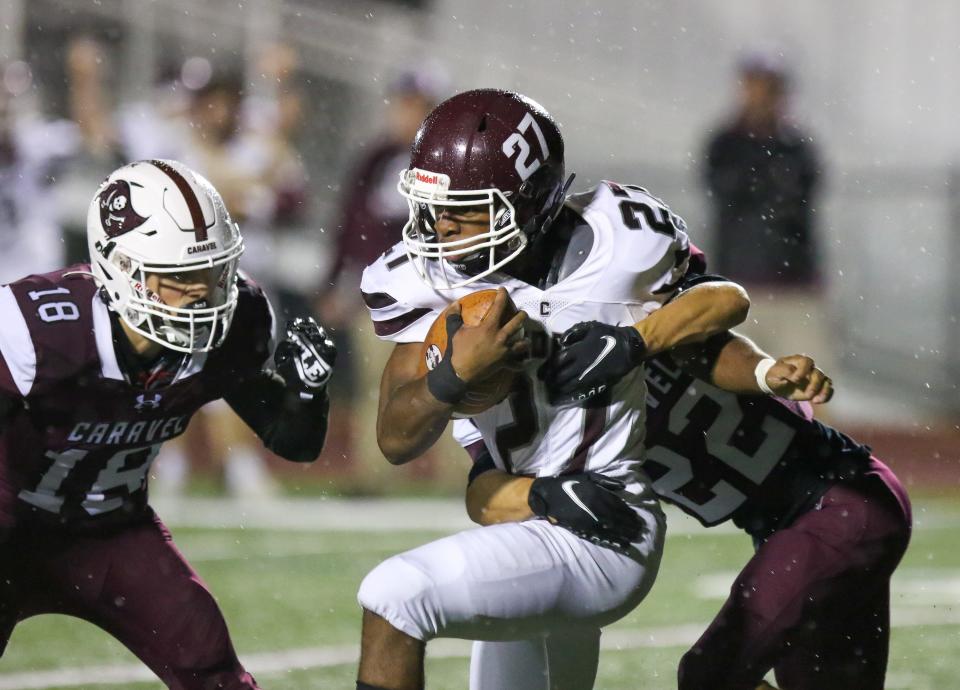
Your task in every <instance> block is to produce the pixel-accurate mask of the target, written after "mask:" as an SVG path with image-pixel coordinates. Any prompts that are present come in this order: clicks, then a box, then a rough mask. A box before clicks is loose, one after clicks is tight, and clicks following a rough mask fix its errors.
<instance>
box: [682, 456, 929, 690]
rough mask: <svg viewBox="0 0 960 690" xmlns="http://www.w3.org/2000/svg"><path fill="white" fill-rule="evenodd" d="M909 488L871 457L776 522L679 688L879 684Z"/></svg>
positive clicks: (873, 687) (808, 688)
mask: <svg viewBox="0 0 960 690" xmlns="http://www.w3.org/2000/svg"><path fill="white" fill-rule="evenodd" d="M910 527H911V514H910V504H909V500H908V499H907V494H906V491H905V490H904V488H903V486H902V485H901V484H900V482H899V481H898V480H897V478H896V477H895V476H894V474H893V473H892V472H891V471H890V470H889V469H888V468H887V467H886V466H885V465H883V464H882V463H880V462H879V461H876V460H873V461H872V464H871V469H870V471H869V473H868V474H867V475H866V476H864V477H862V478H860V479H858V480H856V481H852V482H849V483H843V484H837V485H835V486H834V487H832V488H831V489H830V490H829V491H827V493H826V494H824V496H823V499H822V501H821V502H820V503H819V505H818V507H817V508H815V509H813V510H810V511H809V512H807V513H805V514H803V515H801V516H800V517H799V518H798V519H797V520H796V521H795V522H794V523H793V524H792V525H791V526H790V527H788V528H786V529H783V530H780V531H778V532H776V533H775V534H774V535H773V536H771V537H770V538H769V539H768V540H767V541H766V542H764V543H763V545H761V546H760V548H759V549H758V550H757V552H756V554H755V555H754V556H753V558H751V559H750V561H749V562H748V563H747V565H746V567H745V568H744V569H743V571H741V573H740V575H739V576H738V577H737V579H736V581H735V582H734V583H733V586H732V588H731V590H730V597H729V599H727V601H726V603H725V604H724V605H723V608H722V609H721V610H720V613H719V614H718V615H717V617H716V618H715V619H714V621H713V623H711V625H710V627H709V628H708V629H707V631H706V632H705V633H704V634H703V636H702V637H701V638H700V639H699V640H698V641H697V643H696V644H695V645H694V646H693V648H692V649H691V650H690V651H688V652H687V653H686V654H685V655H684V657H683V659H682V660H681V662H680V669H679V681H680V682H679V687H680V690H754V689H755V688H756V687H757V685H758V684H759V683H760V681H761V680H762V678H763V676H764V675H765V674H766V672H767V671H768V670H770V669H771V668H775V669H776V675H777V682H778V684H779V685H780V686H781V687H782V688H783V690H834V689H837V690H840V689H843V690H852V689H854V688H855V689H856V690H882V689H883V682H884V676H885V674H886V667H887V649H888V643H889V633H890V576H891V575H892V574H893V571H894V569H895V568H896V566H897V564H898V563H899V562H900V558H901V557H902V556H903V553H904V551H905V550H906V548H907V543H908V542H909V540H910Z"/></svg>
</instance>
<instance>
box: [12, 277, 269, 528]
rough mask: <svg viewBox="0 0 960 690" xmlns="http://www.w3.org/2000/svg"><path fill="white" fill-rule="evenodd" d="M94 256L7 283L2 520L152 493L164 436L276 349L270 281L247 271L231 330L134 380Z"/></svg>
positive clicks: (87, 515)
mask: <svg viewBox="0 0 960 690" xmlns="http://www.w3.org/2000/svg"><path fill="white" fill-rule="evenodd" d="M84 271H89V267H88V266H85V265H78V266H73V267H70V268H67V269H63V270H61V271H57V272H54V273H48V274H45V275H33V276H29V277H27V278H24V279H23V280H20V281H17V282H15V283H11V284H10V285H5V286H2V287H0V322H2V323H3V328H2V329H0V395H2V396H5V397H7V398H8V399H9V400H11V401H12V404H13V411H12V412H11V413H10V414H9V415H8V417H7V418H6V419H5V420H3V422H2V427H0V520H5V521H7V523H8V524H7V525H2V524H0V526H7V527H9V526H10V524H9V523H10V521H13V520H17V519H27V520H31V519H52V520H55V521H58V522H60V523H62V524H65V525H68V526H71V527H84V528H85V527H90V526H98V525H107V524H111V525H112V524H117V523H119V522H123V521H126V520H129V519H130V518H132V517H134V516H136V515H138V514H139V513H140V512H141V511H142V510H143V508H144V506H145V505H146V502H147V472H148V470H149V468H150V463H151V462H152V461H153V459H154V458H155V457H156V455H157V452H158V451H159V449H160V445H161V444H162V443H163V442H164V441H166V440H168V439H171V438H173V437H175V436H178V435H180V434H181V433H183V431H184V430H185V429H186V427H187V423H188V422H189V420H190V418H191V416H192V415H193V414H194V413H195V412H196V411H197V410H198V409H199V408H200V407H201V406H202V405H204V404H206V403H208V402H210V401H212V400H216V399H218V398H222V397H223V396H224V394H225V393H226V392H227V391H229V390H231V388H232V387H233V386H236V385H238V384H239V383H240V382H242V381H243V380H244V378H245V377H249V376H255V375H256V374H257V373H258V372H259V371H260V369H261V367H262V366H263V364H264V362H265V361H266V359H267V357H268V356H269V354H270V350H271V342H270V341H271V334H272V329H273V317H272V313H271V310H270V307H269V304H268V303H267V300H266V297H265V296H264V295H263V292H262V291H261V290H260V289H259V288H258V287H257V286H256V285H254V284H253V283H252V282H250V281H249V280H246V279H244V278H242V277H241V278H240V279H239V280H240V284H239V288H240V296H239V302H238V304H237V309H236V312H235V314H234V318H233V323H232V325H231V327H230V333H229V335H228V336H227V339H226V340H225V342H224V344H223V345H222V346H221V347H220V348H218V349H216V350H213V351H212V352H209V353H195V354H192V355H187V356H185V357H184V358H183V359H182V360H181V361H180V362H179V363H178V364H179V367H178V368H177V370H176V371H175V372H174V373H173V374H172V375H171V376H170V377H169V379H170V380H169V382H167V383H166V384H165V385H159V386H156V385H153V386H149V387H146V386H147V384H134V383H130V382H129V381H128V380H127V376H126V375H125V373H124V371H123V370H122V368H121V365H120V360H118V356H117V350H116V345H115V343H114V339H113V338H114V336H113V328H112V326H111V314H110V312H109V311H108V309H107V306H106V304H105V303H104V302H103V300H102V299H101V298H100V297H99V295H98V291H97V287H96V284H95V283H94V282H93V280H92V279H91V278H90V276H89V275H84V274H83V273H82V272H84Z"/></svg>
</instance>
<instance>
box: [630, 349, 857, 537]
mask: <svg viewBox="0 0 960 690" xmlns="http://www.w3.org/2000/svg"><path fill="white" fill-rule="evenodd" d="M646 378H647V438H646V441H645V443H646V446H647V460H646V462H645V464H644V469H645V470H646V471H647V473H648V474H649V475H650V477H651V478H652V479H653V487H654V490H655V491H656V492H657V494H658V495H659V496H660V497H661V498H662V499H664V500H665V501H668V502H669V503H673V504H675V505H677V506H679V507H680V508H682V509H683V510H684V511H686V512H687V513H689V514H690V515H693V516H694V517H695V518H697V519H698V520H699V521H700V522H701V523H703V524H704V525H706V526H708V527H709V526H712V525H716V524H718V523H720V522H723V521H724V520H727V519H730V518H732V519H733V521H734V522H735V523H736V524H737V525H739V526H740V527H743V528H744V529H746V530H747V531H748V532H750V533H751V534H754V535H758V536H762V535H765V534H767V533H769V532H771V531H772V530H774V529H776V528H778V527H781V526H783V525H784V524H785V523H786V522H788V521H790V520H791V519H792V518H793V517H795V516H796V515H797V514H798V513H800V512H802V511H803V510H805V509H806V508H808V507H809V506H810V505H812V504H813V503H815V502H816V500H817V499H819V497H820V496H821V495H822V494H823V492H824V491H825V490H826V488H828V487H829V486H830V485H831V484H832V483H833V482H835V481H836V480H837V479H842V478H844V477H849V476H851V475H855V474H857V473H858V472H860V471H862V470H863V469H865V468H866V467H867V463H868V461H869V457H870V453H869V449H868V448H866V447H865V446H862V445H860V444H858V443H856V442H855V441H853V440H852V439H850V438H849V437H847V436H845V435H844V434H842V433H840V432H839V431H836V430H835V429H832V428H830V427H828V426H825V425H823V424H821V423H820V422H818V421H816V420H815V419H814V418H813V408H812V406H811V405H810V404H809V403H792V402H788V401H785V400H782V399H779V398H774V397H771V396H761V395H737V394H735V393H730V392H728V391H724V390H721V389H719V388H716V387H715V386H712V385H710V384H708V383H706V382H704V381H701V380H700V379H696V378H694V377H692V376H690V375H688V374H685V373H683V372H682V371H681V370H680V369H679V367H677V366H676V364H675V363H674V362H673V360H672V359H671V358H670V357H669V356H659V357H655V358H653V359H652V360H651V361H649V362H648V363H647V375H646Z"/></svg>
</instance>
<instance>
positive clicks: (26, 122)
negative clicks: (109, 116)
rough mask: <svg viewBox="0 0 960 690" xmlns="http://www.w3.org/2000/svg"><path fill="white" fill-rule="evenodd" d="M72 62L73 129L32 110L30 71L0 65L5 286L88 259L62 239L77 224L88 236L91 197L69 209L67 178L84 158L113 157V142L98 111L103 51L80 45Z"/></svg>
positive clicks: (73, 48) (0, 245)
mask: <svg viewBox="0 0 960 690" xmlns="http://www.w3.org/2000/svg"><path fill="white" fill-rule="evenodd" d="M66 58H67V77H68V89H69V102H70V111H71V115H72V116H73V120H74V121H73V122H71V121H68V120H48V119H45V118H44V117H42V116H41V115H40V114H39V113H38V112H35V111H34V109H33V108H32V107H31V106H32V99H31V96H32V94H33V83H32V81H33V80H32V74H31V70H30V67H29V65H27V64H26V63H25V62H19V61H17V62H11V63H9V64H6V65H2V64H0V76H2V82H0V283H6V282H7V281H9V280H12V279H14V278H16V277H18V276H22V275H23V274H24V273H43V272H45V271H49V270H52V269H54V268H56V267H57V265H58V264H59V265H63V264H64V262H65V259H66V260H69V261H70V262H74V261H78V260H83V257H84V256H85V255H86V242H85V240H84V241H83V243H82V244H83V251H82V254H80V253H78V252H79V250H78V249H76V248H75V247H73V246H72V245H71V244H70V240H71V239H72V238H74V237H75V235H67V236H65V237H64V234H63V231H64V229H66V226H68V225H69V224H70V223H75V224H77V223H78V224H79V227H80V229H81V233H82V229H83V227H84V224H85V221H86V209H87V204H89V202H90V198H89V192H87V193H86V194H85V198H84V199H83V201H82V203H81V204H80V205H79V207H74V206H71V205H70V204H69V203H67V202H66V201H65V200H64V194H63V190H64V189H66V186H65V178H68V177H69V175H68V170H69V169H70V166H71V165H72V162H73V161H75V160H77V159H78V158H81V157H85V156H88V155H90V156H102V155H105V156H107V157H109V156H110V154H109V150H110V146H109V135H108V133H107V132H106V131H104V130H103V129H102V128H101V127H100V122H99V121H98V115H97V114H96V113H94V112H93V111H94V110H95V106H94V105H93V104H95V103H97V101H98V99H99V98H100V95H101V94H100V91H99V83H98V80H99V70H100V55H99V47H98V46H97V45H96V44H95V43H94V42H92V41H90V40H87V39H76V40H74V41H72V42H71V43H70V45H69V46H68V49H67V53H66ZM88 115H89V117H88ZM113 160H114V159H111V162H110V163H109V164H108V166H109V167H111V168H112V167H113ZM55 179H56V184H54V180H55ZM99 179H100V177H99V176H97V175H96V174H94V175H93V176H92V179H88V180H87V186H88V187H89V186H90V184H92V185H93V186H94V187H96V184H97V182H99ZM78 218H79V219H78ZM64 240H66V243H67V250H66V251H65V247H64ZM71 249H72V251H71Z"/></svg>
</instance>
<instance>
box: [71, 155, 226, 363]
mask: <svg viewBox="0 0 960 690" xmlns="http://www.w3.org/2000/svg"><path fill="white" fill-rule="evenodd" d="M87 244H88V246H89V249H90V264H91V267H92V271H93V276H94V278H95V279H96V280H97V282H98V283H99V284H100V287H101V289H102V291H103V294H104V296H105V297H106V300H107V304H108V305H109V306H110V308H111V309H112V310H113V311H115V312H116V313H117V314H118V315H119V316H120V318H121V319H123V321H124V322H125V323H126V324H127V325H128V326H129V327H130V328H132V329H133V330H134V331H136V332H137V333H140V334H141V335H143V336H145V337H147V338H149V339H150V340H153V341H155V342H157V343H160V344H161V345H163V346H164V347H167V348H170V349H172V350H177V351H178V352H187V353H190V352H207V351H209V350H212V349H214V348H216V347H218V346H219V345H221V344H222V343H223V341H224V339H225V338H226V336H227V332H228V330H229V328H230V322H231V320H232V319H233V312H234V310H235V309H236V306H237V294H238V293H237V264H238V263H239V259H240V255H241V254H242V253H243V239H242V238H241V237H240V228H238V227H237V224H236V223H234V222H233V220H231V218H230V214H229V213H227V208H226V206H225V205H224V203H223V199H221V198H220V194H219V193H218V192H217V190H216V189H214V188H213V185H211V184H210V183H209V182H208V181H207V180H205V179H204V178H203V177H201V176H200V175H198V174H197V173H195V172H193V171H192V170H190V169H189V168H187V167H186V166H185V165H183V164H181V163H177V162H176V161H166V160H150V161H139V162H137V163H131V164H130V165H125V166H124V167H122V168H120V169H119V170H116V171H114V172H113V174H111V175H110V176H109V177H108V178H107V179H106V180H105V181H104V182H103V184H102V185H100V189H99V190H97V193H96V195H95V196H94V197H93V201H92V202H91V203H90V209H89V211H88V213H87ZM218 266H219V267H222V268H221V270H220V273H219V275H218V277H217V280H216V282H215V286H214V288H213V289H212V290H211V291H210V293H209V294H208V295H207V298H206V299H205V300H203V301H202V302H197V303H194V304H192V305H189V306H187V307H172V306H169V305H166V304H164V303H163V302H162V301H161V300H160V297H159V296H158V295H157V294H155V293H154V292H153V291H152V290H150V289H149V288H148V287H147V274H148V273H183V272H186V271H195V270H198V269H208V268H209V269H212V268H215V267H218Z"/></svg>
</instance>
